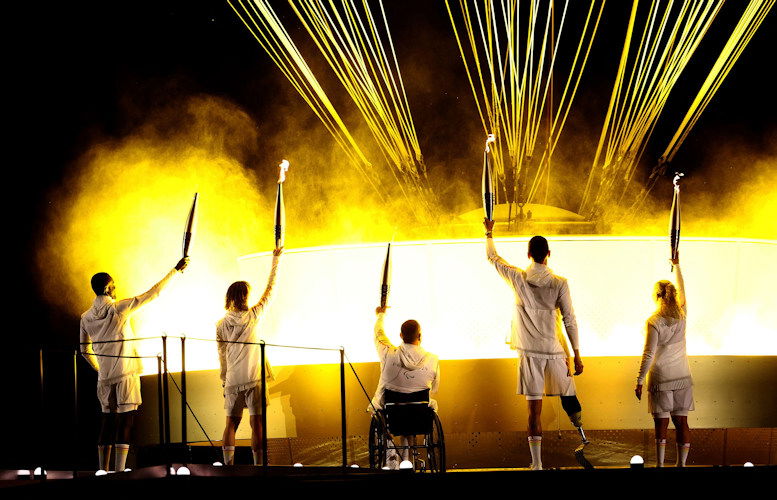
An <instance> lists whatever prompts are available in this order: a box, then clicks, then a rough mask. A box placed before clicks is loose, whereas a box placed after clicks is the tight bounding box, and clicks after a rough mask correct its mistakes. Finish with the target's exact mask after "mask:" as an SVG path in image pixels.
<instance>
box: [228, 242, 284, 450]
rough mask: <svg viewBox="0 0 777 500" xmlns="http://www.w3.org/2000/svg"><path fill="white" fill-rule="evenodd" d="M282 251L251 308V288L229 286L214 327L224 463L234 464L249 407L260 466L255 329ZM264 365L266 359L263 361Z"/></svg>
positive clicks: (258, 354) (268, 369) (269, 375)
mask: <svg viewBox="0 0 777 500" xmlns="http://www.w3.org/2000/svg"><path fill="white" fill-rule="evenodd" d="M282 251H283V248H280V247H279V248H276V249H275V250H273V259H272V268H271V269H270V276H269V278H268V279H267V288H265V290H264V293H263V294H262V297H261V298H260V299H259V302H257V303H256V304H255V305H254V306H252V307H248V294H249V292H250V286H249V285H248V283H246V282H245V281H236V282H235V283H232V284H231V285H230V286H229V289H228V290H227V295H226V301H225V305H224V307H225V309H226V310H227V313H226V315H225V316H224V317H223V318H222V319H220V320H219V321H218V323H217V324H216V339H217V340H218V353H219V364H220V366H221V382H222V386H223V387H224V409H225V410H226V413H227V420H226V425H225V427H224V435H223V438H222V451H223V454H224V464H225V465H233V464H234V461H235V432H236V431H237V428H238V426H239V425H240V421H241V420H242V418H243V409H244V408H248V415H249V423H250V424H251V451H252V452H253V455H254V465H261V463H262V433H263V432H264V429H263V428H262V412H263V411H265V410H266V408H263V407H262V393H261V390H262V387H261V380H262V374H261V372H260V371H259V370H260V368H259V367H260V365H261V351H260V349H259V345H258V344H256V343H257V342H258V340H259V337H258V336H257V333H256V327H257V325H258V323H259V320H260V318H261V317H262V313H263V312H264V311H265V309H266V308H267V304H268V302H269V301H270V296H271V295H272V290H273V285H274V284H275V276H276V274H277V271H278V262H279V260H280V256H281V253H282ZM265 362H266V360H265ZM264 369H265V371H266V373H267V379H268V380H272V379H273V378H274V377H273V374H272V368H271V367H270V364H269V362H266V363H265V366H264Z"/></svg>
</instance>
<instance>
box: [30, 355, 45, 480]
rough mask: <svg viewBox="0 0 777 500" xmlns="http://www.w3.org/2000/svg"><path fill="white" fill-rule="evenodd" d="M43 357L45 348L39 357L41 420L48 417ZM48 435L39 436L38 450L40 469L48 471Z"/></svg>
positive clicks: (43, 427) (31, 468) (41, 434)
mask: <svg viewBox="0 0 777 500" xmlns="http://www.w3.org/2000/svg"><path fill="white" fill-rule="evenodd" d="M43 357H44V348H43V347H41V348H40V357H39V362H40V413H39V414H40V415H41V419H42V418H43V415H46V396H45V393H44V391H45V389H44V378H43ZM46 428H48V425H47V424H46V423H45V422H44V423H43V425H41V429H46ZM47 434H48V433H46V432H45V431H43V432H40V433H39V434H38V435H39V436H41V437H40V441H39V443H40V444H39V446H40V447H39V448H38V449H39V450H43V451H42V452H41V455H40V457H41V460H42V461H43V463H42V464H41V465H40V467H41V469H43V470H46V462H48V460H47V458H48V457H47V455H48V452H47V451H46V450H48V449H49V447H48V443H47V442H46V441H47ZM33 465H35V464H33ZM34 469H35V467H30V477H32V471H33V470H34Z"/></svg>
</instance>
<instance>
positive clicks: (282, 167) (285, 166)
mask: <svg viewBox="0 0 777 500" xmlns="http://www.w3.org/2000/svg"><path fill="white" fill-rule="evenodd" d="M278 167H279V169H280V170H279V173H278V184H281V183H282V182H283V181H285V180H286V171H287V170H289V160H283V161H282V162H280V163H279V164H278Z"/></svg>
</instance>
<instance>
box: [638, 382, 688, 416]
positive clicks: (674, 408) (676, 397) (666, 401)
mask: <svg viewBox="0 0 777 500" xmlns="http://www.w3.org/2000/svg"><path fill="white" fill-rule="evenodd" d="M693 409H694V407H693V386H691V387H686V388H685V389H678V390H676V391H656V392H648V412H650V413H652V414H653V417H654V418H669V417H670V416H673V417H686V416H688V412H689V411H691V410H693Z"/></svg>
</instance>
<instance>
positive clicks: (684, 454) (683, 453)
mask: <svg viewBox="0 0 777 500" xmlns="http://www.w3.org/2000/svg"><path fill="white" fill-rule="evenodd" d="M689 451H691V443H683V444H680V443H677V467H685V461H686V460H687V459H688V452H689Z"/></svg>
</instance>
